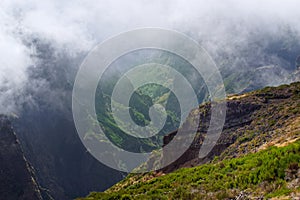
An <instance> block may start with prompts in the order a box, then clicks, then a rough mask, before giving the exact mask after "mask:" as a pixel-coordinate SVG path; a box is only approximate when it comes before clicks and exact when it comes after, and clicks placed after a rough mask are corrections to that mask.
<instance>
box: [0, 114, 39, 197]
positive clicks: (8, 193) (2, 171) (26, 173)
mask: <svg viewBox="0 0 300 200" xmlns="http://www.w3.org/2000/svg"><path fill="white" fill-rule="evenodd" d="M0 199H5V200H17V199H20V200H40V199H42V196H41V193H40V189H39V187H38V185H37V183H36V178H35V175H34V173H33V170H32V168H31V166H30V165H29V163H28V162H27V160H26V158H25V157H24V154H23V151H22V149H21V146H20V143H19V141H18V140H17V138H16V135H15V133H14V132H13V130H12V127H11V124H10V121H9V120H8V118H7V117H5V116H0Z"/></svg>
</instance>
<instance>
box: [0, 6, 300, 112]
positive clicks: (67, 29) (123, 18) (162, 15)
mask: <svg viewBox="0 0 300 200" xmlns="http://www.w3.org/2000/svg"><path fill="white" fill-rule="evenodd" d="M299 8H300V1H299V0H218V1H217V0H211V1H207V0H151V1H150V0H106V1H104V0H103V1H102V0H87V1H83V0H72V1H70V0H42V1H41V0H26V1H24V0H1V1H0V54H1V56H0V104H1V105H3V104H4V102H9V101H10V95H11V94H12V93H15V92H16V91H18V90H21V89H22V86H23V84H24V82H26V81H27V76H26V69H27V67H28V66H30V65H34V61H33V60H32V59H31V56H30V55H32V54H33V53H34V52H33V49H30V48H29V47H28V46H26V45H25V44H24V43H25V42H24V41H30V38H32V37H35V38H39V39H41V40H44V41H47V42H49V43H51V44H52V45H53V46H54V47H55V48H56V49H57V50H59V49H65V50H67V51H69V52H70V55H76V53H78V52H86V51H88V50H89V49H91V48H92V47H93V46H94V45H95V44H97V43H99V42H101V41H103V40H104V39H106V38H108V37H110V36H112V35H115V34H118V33H120V32H123V31H126V30H130V29H134V28H139V27H162V28H168V29H175V30H178V31H183V32H185V33H187V34H190V35H191V36H192V37H194V38H195V39H196V40H205V39H209V40H210V41H215V43H220V44H227V43H229V42H232V41H236V40H237V41H239V42H241V43H243V40H244V39H245V38H246V37H247V35H248V34H249V32H251V30H252V31H267V32H269V33H273V34H277V32H278V29H279V28H280V27H282V26H284V25H287V26H290V27H292V28H293V29H294V30H295V31H296V32H297V33H298V32H299V30H300V28H299V27H300V23H299V19H300V11H299ZM216 41H217V42H216ZM215 48H219V46H216V47H215ZM1 109H2V112H5V111H4V109H6V110H11V108H9V106H6V108H1Z"/></svg>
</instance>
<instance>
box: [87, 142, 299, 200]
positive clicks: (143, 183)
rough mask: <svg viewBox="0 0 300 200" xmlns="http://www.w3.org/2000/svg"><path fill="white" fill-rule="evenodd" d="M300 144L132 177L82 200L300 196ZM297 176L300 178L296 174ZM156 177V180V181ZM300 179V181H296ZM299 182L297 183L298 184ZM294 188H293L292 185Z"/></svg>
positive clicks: (270, 148)
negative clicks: (170, 171) (161, 173)
mask: <svg viewBox="0 0 300 200" xmlns="http://www.w3.org/2000/svg"><path fill="white" fill-rule="evenodd" d="M299 165H300V141H299V140H298V141H296V142H294V143H292V144H289V145H288V146H285V147H269V148H268V149H266V150H263V151H260V152H257V153H253V154H248V155H246V156H243V157H241V158H233V159H228V160H223V161H213V162H212V163H210V164H204V165H201V166H198V167H193V168H182V169H179V170H177V171H175V172H173V173H170V174H166V175H162V176H157V174H154V173H149V174H146V175H131V176H128V177H127V178H126V179H125V180H123V181H122V182H120V183H118V184H117V185H115V186H114V187H112V188H111V189H109V190H107V191H105V192H101V193H97V192H93V193H91V194H90V195H89V196H88V197H87V198H83V199H227V198H234V197H236V196H238V195H239V194H240V195H243V194H244V195H248V196H249V197H250V198H251V197H252V198H254V197H260V196H264V197H265V198H269V197H276V196H286V195H290V194H292V193H295V194H296V193H297V194H298V195H299V194H300V185H299V184H298V185H296V184H297V183H299ZM297 173H298V174H297ZM155 176H156V177H155ZM297 178H298V179H297ZM296 181H298V182H296ZM293 184H294V185H293Z"/></svg>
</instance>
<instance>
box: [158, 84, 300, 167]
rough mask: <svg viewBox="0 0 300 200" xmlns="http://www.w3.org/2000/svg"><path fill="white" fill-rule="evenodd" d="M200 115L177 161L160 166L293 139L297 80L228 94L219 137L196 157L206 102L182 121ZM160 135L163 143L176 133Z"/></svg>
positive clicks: (299, 104)
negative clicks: (195, 131) (195, 128)
mask: <svg viewBox="0 0 300 200" xmlns="http://www.w3.org/2000/svg"><path fill="white" fill-rule="evenodd" d="M194 115H200V119H201V121H200V124H199V128H198V133H197V135H196V137H195V139H194V142H193V143H192V145H191V146H190V148H189V150H188V151H187V152H186V153H185V154H184V155H182V156H181V157H180V158H179V159H178V160H177V161H175V162H174V163H172V164H171V165H170V166H168V167H166V168H165V169H163V171H164V172H171V171H173V170H176V169H178V168H181V167H191V166H195V165H199V164H203V163H206V162H209V161H211V160H212V159H214V157H215V156H220V159H224V158H232V157H238V156H240V155H244V154H247V153H250V152H256V151H258V150H259V149H260V148H261V146H262V145H267V144H268V143H270V142H271V141H275V140H278V143H279V142H281V141H282V140H293V139H295V138H298V137H299V135H300V133H299V130H300V123H297V122H299V120H300V83H299V82H297V83H293V84H291V85H282V86H279V87H275V88H272V87H267V88H265V89H262V90H259V91H255V92H250V93H246V94H243V95H236V96H230V97H228V100H227V114H226V121H225V125H224V128H223V131H222V134H221V137H220V138H219V140H218V141H217V144H216V145H215V146H214V148H213V150H212V151H211V152H210V153H209V154H208V155H207V156H206V157H205V158H204V159H199V158H198V153H199V149H200V148H201V144H202V142H203V140H204V138H205V133H206V130H207V128H208V125H209V120H210V104H204V105H201V106H200V107H199V108H198V109H195V110H194V111H192V112H191V114H190V116H189V119H188V120H187V121H186V123H193V118H194V117H193V116H194ZM176 133H177V132H176V131H175V132H173V133H171V134H169V135H168V136H166V137H165V138H164V143H165V144H167V143H168V142H169V141H170V140H171V139H172V138H173V137H174V135H175V134H176Z"/></svg>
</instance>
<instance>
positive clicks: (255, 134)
mask: <svg viewBox="0 0 300 200" xmlns="http://www.w3.org/2000/svg"><path fill="white" fill-rule="evenodd" d="M194 115H200V119H201V122H200V124H199V128H198V133H197V135H196V137H195V139H194V141H193V143H192V145H191V146H190V148H189V149H188V151H187V152H186V153H185V154H184V155H182V156H181V157H180V158H179V159H178V160H177V161H175V162H174V163H172V164H171V165H169V166H167V167H166V168H164V169H163V170H162V171H159V172H155V173H148V174H143V175H130V176H128V177H127V178H126V179H125V180H124V181H122V182H120V183H118V184H116V185H115V186H114V187H112V188H110V189H109V190H107V191H106V192H104V193H92V194H91V195H90V196H89V199H108V198H121V197H122V196H123V197H124V198H125V199H126V198H127V199H129V198H130V197H133V198H136V199H139V198H150V199H151V198H152V197H153V198H154V197H155V199H160V198H159V197H161V199H170V198H171V199H194V198H195V199H197V198H198V199H203V198H205V199H216V198H218V199H225V198H234V197H236V198H237V196H239V195H240V196H241V197H242V196H247V195H248V196H249V197H247V198H252V197H253V198H254V196H255V197H260V196H266V195H267V194H268V193H271V194H270V195H269V196H268V197H272V196H278V195H279V196H280V195H290V197H292V195H294V196H295V195H296V196H298V195H299V185H300V180H299V163H300V157H299V145H300V143H299V138H300V83H299V82H298V83H293V84H291V85H282V86H279V87H274V88H272V87H267V88H265V89H262V90H259V91H254V92H250V93H246V94H243V95H235V96H230V97H228V99H227V116H226V122H225V126H224V129H223V132H222V135H221V137H220V138H219V140H218V142H217V144H216V145H215V147H214V148H213V150H212V151H211V152H210V153H209V154H208V156H206V157H205V158H204V159H199V158H198V153H199V149H200V147H201V144H202V142H203V140H204V138H205V132H206V130H207V127H208V123H209V120H210V104H209V103H207V104H204V105H200V106H199V108H197V109H195V110H193V111H192V112H191V114H190V115H189V117H188V119H187V120H186V122H185V123H193V118H194V117H193V116H194ZM176 133H177V131H174V132H172V133H170V134H169V135H167V136H165V138H164V144H165V145H166V144H167V143H168V142H169V141H171V140H172V138H173V137H174V135H175V134H176ZM274 146H276V147H274ZM286 146H287V147H286ZM277 147H280V148H277ZM167 153H170V152H167ZM200 164H202V165H201V166H199V167H196V168H191V169H180V168H186V167H193V166H197V165H200ZM178 169H179V171H176V172H173V171H175V170H178ZM170 172H172V173H170ZM166 173H170V174H167V175H165V174H166ZM144 193H146V195H144ZM204 194H205V195H204ZM201 195H204V196H201ZM251 195H252V196H251ZM253 195H254V196H253Z"/></svg>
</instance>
